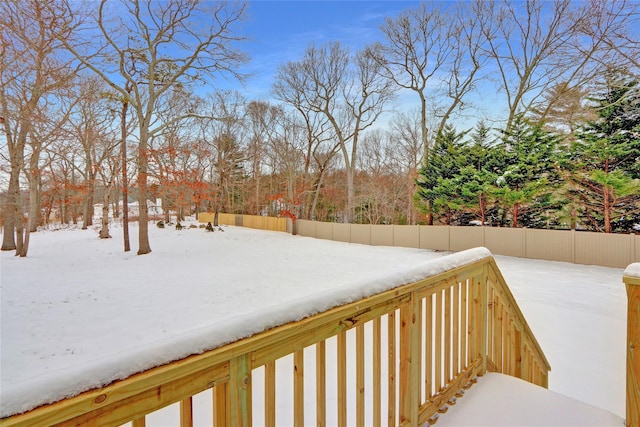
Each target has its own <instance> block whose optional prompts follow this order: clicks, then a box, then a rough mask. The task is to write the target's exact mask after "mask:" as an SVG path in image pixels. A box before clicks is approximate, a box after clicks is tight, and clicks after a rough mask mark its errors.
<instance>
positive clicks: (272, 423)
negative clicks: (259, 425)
mask: <svg viewBox="0 0 640 427" xmlns="http://www.w3.org/2000/svg"><path fill="white" fill-rule="evenodd" d="M264 423H265V427H276V362H275V361H272V362H269V363H267V364H266V365H265V366H264Z"/></svg>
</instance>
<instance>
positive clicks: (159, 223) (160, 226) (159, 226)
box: [156, 221, 164, 228]
mask: <svg viewBox="0 0 640 427" xmlns="http://www.w3.org/2000/svg"><path fill="white" fill-rule="evenodd" d="M156 226H157V227H158V228H164V221H158V222H157V224H156Z"/></svg>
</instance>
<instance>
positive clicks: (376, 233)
mask: <svg viewBox="0 0 640 427" xmlns="http://www.w3.org/2000/svg"><path fill="white" fill-rule="evenodd" d="M371 244H372V245H374V246H393V226H389V225H372V226H371Z"/></svg>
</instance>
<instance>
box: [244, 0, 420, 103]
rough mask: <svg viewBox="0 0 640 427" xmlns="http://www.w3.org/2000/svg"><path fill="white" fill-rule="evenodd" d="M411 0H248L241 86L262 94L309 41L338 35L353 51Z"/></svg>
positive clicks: (320, 41)
mask: <svg viewBox="0 0 640 427" xmlns="http://www.w3.org/2000/svg"><path fill="white" fill-rule="evenodd" d="M417 4H418V2H417V1H302V0H299V1H261V0H258V1H250V2H249V9H248V19H247V20H246V22H244V23H243V24H242V28H240V31H241V33H242V34H243V35H245V36H246V37H248V38H249V41H247V42H244V43H243V44H242V48H243V50H245V51H246V52H248V53H249V56H250V57H251V61H250V62H249V64H247V66H246V67H245V69H243V72H246V73H250V74H251V75H252V76H251V77H250V78H249V79H248V80H247V81H246V84H245V87H244V88H242V89H241V90H242V92H243V93H244V95H245V96H246V97H247V98H250V99H267V98H269V97H270V96H269V91H270V88H271V85H272V83H273V79H274V75H275V73H276V71H277V69H278V66H279V65H280V64H284V63H286V62H288V61H295V60H299V59H301V58H302V55H303V54H304V51H305V49H306V48H307V47H308V46H309V44H310V43H316V44H323V43H326V42H329V41H340V43H342V44H343V45H346V46H349V48H351V49H352V50H353V51H355V50H357V49H360V48H362V47H364V46H365V45H367V44H369V43H371V42H373V41H375V40H380V39H381V37H382V35H381V33H380V31H379V30H378V27H379V25H380V24H381V23H383V22H384V19H385V18H387V17H395V16H397V15H398V13H399V12H400V11H402V10H404V9H406V8H408V7H413V6H415V5H417Z"/></svg>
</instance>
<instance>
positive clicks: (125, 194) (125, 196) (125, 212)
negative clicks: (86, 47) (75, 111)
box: [116, 99, 131, 252]
mask: <svg viewBox="0 0 640 427" xmlns="http://www.w3.org/2000/svg"><path fill="white" fill-rule="evenodd" d="M128 106H129V103H128V102H127V100H126V99H125V100H124V101H122V120H121V127H120V134H121V138H122V147H121V151H122V236H123V240H124V251H125V252H129V251H130V250H131V244H130V243H129V190H128V187H129V182H128V178H127V107H128ZM117 199H118V198H117V197H116V201H117Z"/></svg>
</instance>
